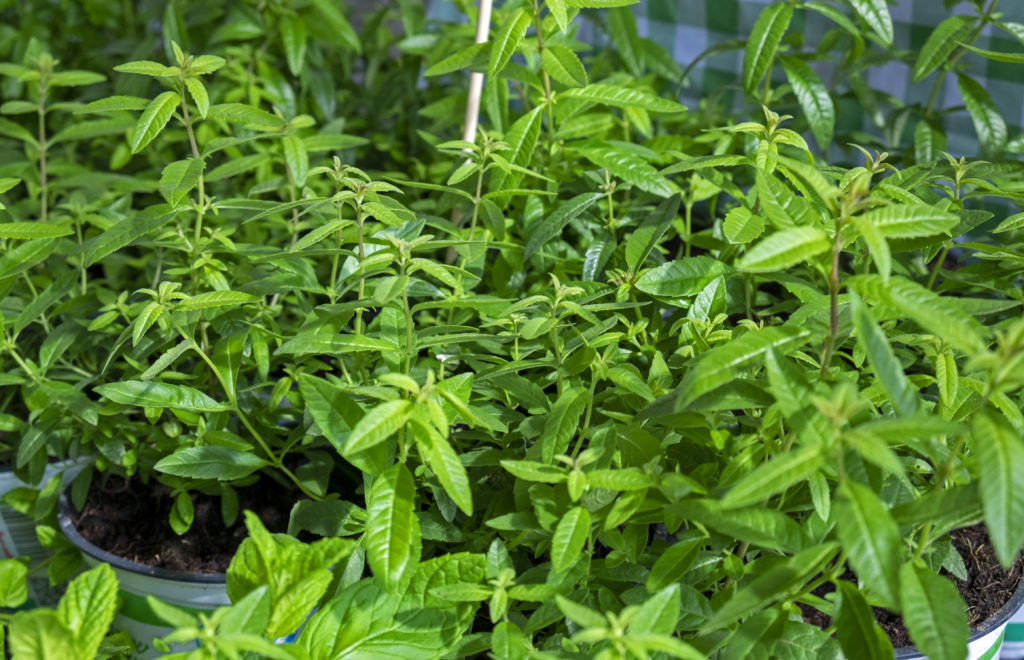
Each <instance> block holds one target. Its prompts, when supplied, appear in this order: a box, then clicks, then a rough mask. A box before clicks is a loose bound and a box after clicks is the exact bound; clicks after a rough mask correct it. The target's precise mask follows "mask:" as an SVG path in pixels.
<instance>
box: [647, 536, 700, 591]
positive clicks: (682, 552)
mask: <svg viewBox="0 0 1024 660" xmlns="http://www.w3.org/2000/svg"><path fill="white" fill-rule="evenodd" d="M706 543H707V539H705V538H704V537H697V538H689V539H684V540H682V541H679V542H678V543H675V544H673V545H670V546H669V547H667V548H665V550H664V552H662V553H661V556H659V557H658V558H657V559H656V560H655V561H654V565H653V566H651V572H650V573H648V574H647V592H648V593H656V592H658V591H661V590H662V589H665V588H667V587H670V586H672V585H674V584H675V583H677V582H679V581H680V580H682V579H683V576H684V575H686V573H687V571H689V570H690V567H691V566H692V565H693V562H694V560H695V559H697V555H698V554H699V553H700V551H701V549H703V547H704V545H705V544H706Z"/></svg>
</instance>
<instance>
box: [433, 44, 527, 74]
mask: <svg viewBox="0 0 1024 660" xmlns="http://www.w3.org/2000/svg"><path fill="white" fill-rule="evenodd" d="M490 48H491V44H490V42H484V43H482V44H473V45H472V46H467V47H466V48H463V49H462V50H460V51H457V52H455V53H452V54H451V55H449V56H448V57H446V58H444V59H443V60H441V61H440V62H437V63H436V64H433V65H431V66H429V67H427V70H426V71H424V72H423V75H424V76H427V77H430V76H442V75H444V74H446V73H453V72H455V71H460V70H462V69H465V68H467V67H469V66H470V65H471V64H473V62H474V61H476V60H477V59H479V58H480V56H481V55H482V54H483V53H485V52H486V51H488V50H489V49H490ZM545 50H547V49H546V48H545Z"/></svg>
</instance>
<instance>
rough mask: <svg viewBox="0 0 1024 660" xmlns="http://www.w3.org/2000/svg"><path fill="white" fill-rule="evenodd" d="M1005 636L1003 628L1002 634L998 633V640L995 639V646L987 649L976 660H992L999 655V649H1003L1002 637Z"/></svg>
mask: <svg viewBox="0 0 1024 660" xmlns="http://www.w3.org/2000/svg"><path fill="white" fill-rule="evenodd" d="M1005 635H1006V628H1003V632H1001V633H999V638H998V639H996V641H995V644H993V645H992V646H990V647H988V650H987V651H985V653H983V654H982V655H981V656H980V657H979V658H978V660H992V658H994V657H996V656H998V655H999V649H1001V648H1003V637H1004V636H1005Z"/></svg>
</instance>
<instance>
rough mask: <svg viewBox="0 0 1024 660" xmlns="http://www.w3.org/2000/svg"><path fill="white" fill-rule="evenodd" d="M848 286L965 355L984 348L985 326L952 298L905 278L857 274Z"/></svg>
mask: <svg viewBox="0 0 1024 660" xmlns="http://www.w3.org/2000/svg"><path fill="white" fill-rule="evenodd" d="M847 285H848V286H849V287H850V289H852V290H853V291H856V292H857V293H858V294H859V295H860V296H861V297H862V298H864V300H865V301H866V302H868V303H870V304H872V305H878V304H883V305H885V306H886V307H887V308H889V309H890V310H892V312H893V313H896V312H898V315H899V316H898V317H903V316H905V317H908V318H910V319H911V320H913V321H914V322H915V323H917V324H918V325H920V326H921V327H922V328H924V329H925V330H926V331H928V332H930V333H932V334H934V335H935V336H937V337H940V338H942V339H943V340H944V341H946V342H947V343H948V344H950V345H951V346H953V347H955V348H958V349H960V350H962V351H964V352H965V353H975V352H979V351H982V350H984V348H985V344H986V341H985V335H986V334H987V331H986V329H985V327H984V326H982V325H981V323H979V322H978V321H977V320H976V319H974V318H972V317H971V316H970V315H969V314H967V313H966V312H965V311H964V310H963V308H961V307H960V306H959V305H958V304H957V302H956V301H955V300H953V299H951V298H944V297H942V296H940V295H938V294H937V293H934V292H932V291H929V290H928V289H926V288H924V287H923V286H921V285H920V284H917V283H915V282H912V281H910V280H907V279H904V278H902V277H893V278H892V279H891V280H889V281H888V282H885V281H884V280H883V279H882V277H881V276H879V275H856V276H854V277H852V278H850V279H849V280H848V281H847Z"/></svg>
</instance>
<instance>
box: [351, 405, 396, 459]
mask: <svg viewBox="0 0 1024 660" xmlns="http://www.w3.org/2000/svg"><path fill="white" fill-rule="evenodd" d="M409 414H410V410H409V401H408V400H407V399H396V400H394V401H385V402H384V403H381V404H378V405H377V406H375V407H373V408H371V409H370V410H369V411H367V412H366V414H365V415H363V417H362V418H361V419H360V420H359V422H358V423H356V425H355V426H354V427H353V428H352V432H351V433H350V434H349V436H348V442H347V443H346V444H345V452H344V453H345V454H354V453H356V452H360V451H365V450H367V449H369V448H370V447H373V446H374V445H377V444H380V443H381V442H384V441H385V440H387V439H388V438H390V437H391V435H392V434H394V433H395V432H396V431H397V430H398V429H400V428H402V427H403V426H405V422H406V420H407V419H409Z"/></svg>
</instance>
